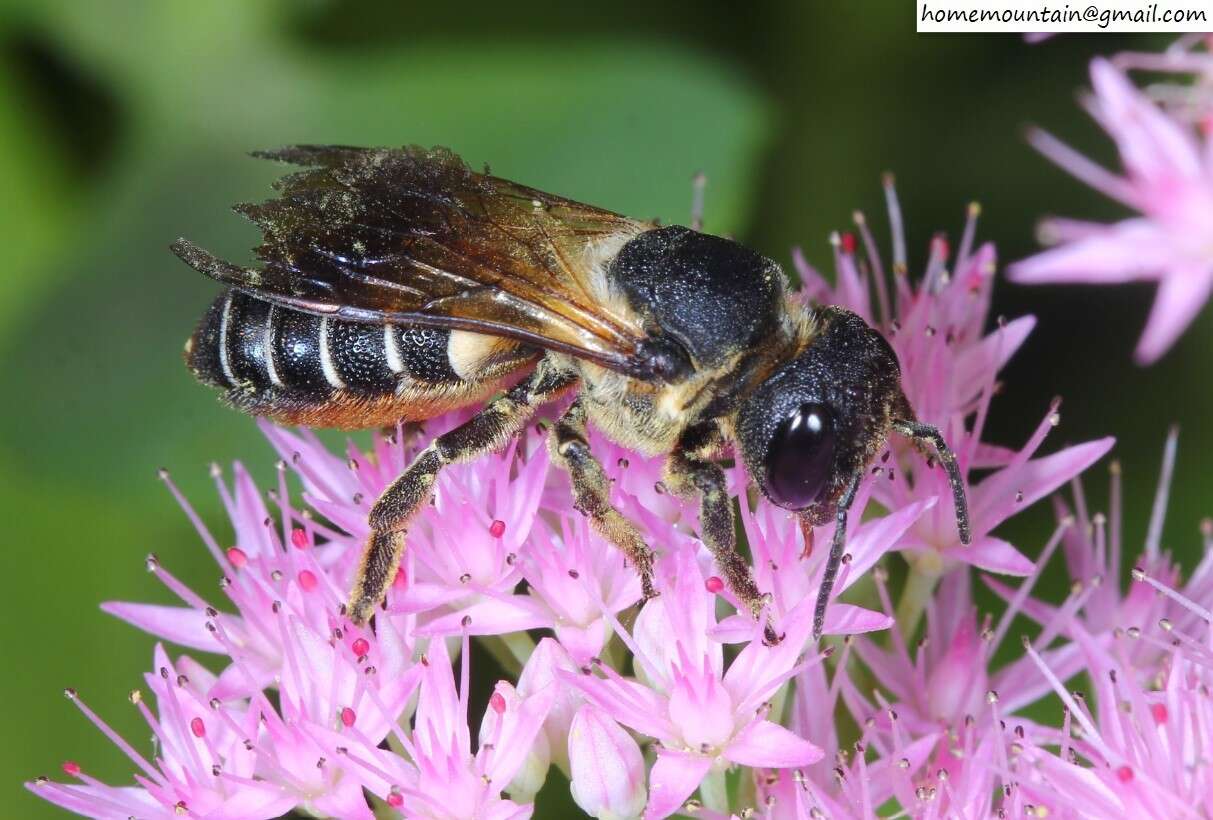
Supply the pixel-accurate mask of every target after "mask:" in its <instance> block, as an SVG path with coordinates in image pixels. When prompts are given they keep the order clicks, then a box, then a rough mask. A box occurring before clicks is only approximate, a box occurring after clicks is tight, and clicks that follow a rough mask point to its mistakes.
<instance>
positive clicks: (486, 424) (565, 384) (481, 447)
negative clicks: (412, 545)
mask: <svg viewBox="0 0 1213 820" xmlns="http://www.w3.org/2000/svg"><path fill="white" fill-rule="evenodd" d="M575 383H576V378H575V377H573V376H571V375H569V374H568V373H565V372H561V371H558V370H556V369H555V368H553V367H551V366H549V365H548V364H547V363H546V362H540V363H539V365H538V366H537V367H536V368H535V371H534V372H533V373H532V374H531V375H530V376H528V377H527V378H526V379H524V380H523V381H521V382H519V383H518V384H517V385H516V386H514V387H513V388H511V389H510V390H509V391H508V392H507V393H506V394H505V395H504V396H501V397H500V398H497V399H495V400H494V401H492V402H490V403H489V405H488V406H487V407H485V408H484V410H482V411H481V412H480V413H478V414H477V415H475V416H473V417H472V418H470V419H468V421H466V422H464V423H463V424H461V425H460V426H458V427H456V428H455V429H454V430H451V431H449V432H447V433H444V434H442V435H441V436H438V437H437V438H436V439H434V441H433V442H432V443H431V444H430V446H429V447H427V448H425V449H424V450H422V451H421V452H420V453H419V454H418V455H417V458H416V459H414V460H413V463H412V464H411V465H409V468H408V469H407V470H405V471H404V472H403V473H402V474H401V475H400V477H399V478H397V479H396V480H395V481H393V482H392V483H391V484H390V485H388V487H387V489H386V490H384V491H383V494H382V495H380V496H379V500H378V501H376V502H375V505H374V506H373V507H372V508H371V512H370V516H369V518H368V520H369V523H370V526H371V535H370V537H369V538H368V539H367V543H366V546H365V547H364V548H363V552H362V558H361V560H360V561H359V562H358V570H357V573H356V574H355V576H354V585H353V589H352V590H351V591H350V598H349V604H348V606H347V607H346V614H347V615H348V616H349V618H350V620H351V621H353V622H354V623H366V622H367V621H368V620H369V619H370V617H371V615H372V614H373V613H374V610H375V607H377V606H378V605H379V603H380V602H381V601H382V600H383V597H384V595H385V594H386V593H387V588H388V586H389V585H390V584H391V583H392V581H393V580H394V579H395V577H396V571H397V569H398V568H399V566H400V556H401V555H402V554H403V552H404V545H405V533H406V528H407V527H408V525H409V523H410V522H411V521H412V520H413V518H415V517H416V515H417V512H418V511H419V510H421V509H422V507H423V506H424V505H425V503H426V501H428V500H429V498H430V495H431V493H432V492H433V489H434V482H435V481H436V480H437V478H438V473H439V472H440V471H441V470H442V468H443V467H445V466H446V465H448V464H453V463H457V462H462V461H471V460H472V459H475V458H477V457H479V456H481V455H484V454H485V453H490V452H493V451H495V450H499V449H501V448H502V447H504V446H505V443H506V442H507V441H509V439H510V437H511V436H513V435H514V434H515V433H517V432H518V431H519V430H521V429H522V426H523V425H524V424H525V423H526V421H527V419H528V418H530V417H531V415H532V414H533V413H534V412H535V408H536V407H537V406H539V405H540V404H543V403H544V402H547V401H549V400H551V399H553V398H555V397H556V396H557V395H559V394H560V393H561V392H563V391H564V390H566V389H568V388H570V387H572V386H573V385H574V384H575Z"/></svg>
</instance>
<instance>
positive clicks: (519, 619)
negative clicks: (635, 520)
mask: <svg viewBox="0 0 1213 820" xmlns="http://www.w3.org/2000/svg"><path fill="white" fill-rule="evenodd" d="M561 528H562V530H563V531H562V532H561V533H559V534H557V533H554V532H552V529H551V528H550V527H548V526H547V525H545V524H544V523H542V522H536V524H535V525H534V527H533V528H532V529H531V530H530V539H529V541H528V543H527V544H526V546H525V547H524V548H522V549H521V552H520V555H519V557H518V559H517V563H518V565H519V566H520V567H521V573H522V577H523V578H525V579H526V581H527V582H528V587H527V591H526V592H523V593H514V592H507V591H499V592H498V593H496V594H494V595H491V596H488V595H485V596H481V597H479V598H478V599H477V600H475V601H474V602H473V603H471V604H470V605H468V606H466V607H464V608H461V609H458V610H456V611H455V612H452V613H451V614H449V615H444V616H441V617H439V618H436V619H435V620H433V621H430V622H429V623H428V624H426V626H425V627H424V628H423V629H422V630H421V633H422V634H456V633H458V632H460V631H461V629H464V628H466V629H467V630H468V631H469V633H470V634H473V635H480V634H497V633H501V632H513V631H516V630H523V629H540V628H548V629H551V630H552V631H553V632H554V633H555V634H556V637H557V639H559V641H560V642H561V644H562V645H563V646H564V648H565V649H566V650H567V651H568V652H569V653H570V654H571V655H572V657H573V660H574V661H575V662H576V663H578V664H584V663H588V662H589V660H590V658H592V657H594V656H596V655H598V654H599V653H600V652H601V651H602V648H603V646H604V645H605V643H606V641H607V639H608V638H609V637H610V635H611V626H610V623H609V621H608V620H607V616H608V615H614V614H617V613H619V612H621V611H622V610H624V609H626V608H628V607H629V606H631V605H632V604H635V603H636V602H637V601H638V600H640V579H639V577H638V576H637V575H636V572H635V571H634V570H632V569H631V568H629V567H628V566H627V562H626V561H625V560H624V557H623V555H622V554H621V553H620V552H619V550H618V549H617V548H616V547H615V546H614V545H612V544H611V543H609V542H607V541H606V540H605V539H603V538H602V537H601V536H599V535H597V534H595V533H593V532H592V531H591V530H590V527H589V525H588V523H587V522H586V519H585V518H584V517H582V516H576V517H575V518H573V519H569V518H567V517H566V518H564V519H563V520H562V522H561ZM514 583H517V579H515V581H514ZM511 586H512V585H511ZM468 619H470V622H468Z"/></svg>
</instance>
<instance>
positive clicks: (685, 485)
mask: <svg viewBox="0 0 1213 820" xmlns="http://www.w3.org/2000/svg"><path fill="white" fill-rule="evenodd" d="M685 443H690V442H689V441H688V440H687V439H684V447H683V448H681V449H678V450H675V451H674V452H673V453H671V454H670V457H669V458H668V459H667V460H666V463H665V477H664V479H663V481H664V483H665V485H666V487H667V488H668V489H669V490H670V491H671V492H672V493H674V494H676V495H681V496H688V497H689V496H692V495H698V496H699V535H700V537H701V538H702V539H703V542H704V543H705V544H707V546H708V549H709V550H711V552H712V557H713V558H714V559H715V560H716V565H717V566H718V567H720V571H721V572H723V573H724V580H725V583H727V584H728V585H729V589H730V590H731V591H732V592H733V594H734V595H736V596H737V598H738V600H740V601H741V603H742V604H743V605H744V606H745V607H746V608H747V609H748V610H749V611H750V614H751V615H752V616H753V617H755V618H760V617H762V613H763V609H764V608H765V607H766V605H767V603H768V600H767V596H765V595H763V594H762V593H761V592H759V591H758V586H757V584H755V583H754V575H753V573H751V572H750V564H749V562H748V561H746V559H745V558H743V557H742V555H741V554H740V553H739V552H737V530H736V521H735V517H734V515H733V499H732V496H730V495H729V490H728V485H727V483H726V482H725V476H724V470H722V469H721V468H720V465H719V464H715V463H713V462H711V461H708V460H707V459H706V458H703V457H700V456H699V455H696V454H695V453H694V452H693V451H692V450H691V449H690V448H688V447H686V446H685ZM707 446H708V445H707V443H706V441H705V443H704V445H703V447H701V448H700V449H706V448H707ZM763 640H764V641H765V642H766V643H767V645H769V646H774V645H775V644H777V643H779V642H780V641H781V640H783V636H782V635H780V634H778V633H776V632H775V629H774V627H772V626H771V622H770V618H769V617H768V618H767V622H766V624H765V626H764V627H763Z"/></svg>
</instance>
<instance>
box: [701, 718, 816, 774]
mask: <svg viewBox="0 0 1213 820" xmlns="http://www.w3.org/2000/svg"><path fill="white" fill-rule="evenodd" d="M722 754H723V755H724V757H726V758H728V759H729V760H731V761H733V762H734V763H740V764H741V765H742V766H755V767H759V768H770V769H790V768H794V767H796V766H807V765H809V764H810V763H816V762H817V761H818V760H820V759H821V757H822V754H823V753H822V751H821V749H819V748H817V747H816V746H814V745H813V744H812V743H809V741H807V740H805V739H804V738H802V737H800V736H798V735H796V734H793V733H792V732H791V731H789V730H788V729H785V728H783V727H782V726H779V725H778V724H775V723H772V722H771V721H769V720H755V721H754V722H752V723H751V724H750V725H749V726H747V727H746V728H744V729H742V730H741V732H739V733H738V734H737V735H735V736H734V737H733V739H732V740H731V741H729V744H728V745H727V746H726V747H725V748H724V750H723V752H722Z"/></svg>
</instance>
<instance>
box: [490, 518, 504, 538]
mask: <svg viewBox="0 0 1213 820" xmlns="http://www.w3.org/2000/svg"><path fill="white" fill-rule="evenodd" d="M489 535H491V536H493V537H494V538H500V537H501V536H503V535H505V522H504V521H502V520H501V519H497V520H495V521H493V523H492V524H489Z"/></svg>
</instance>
